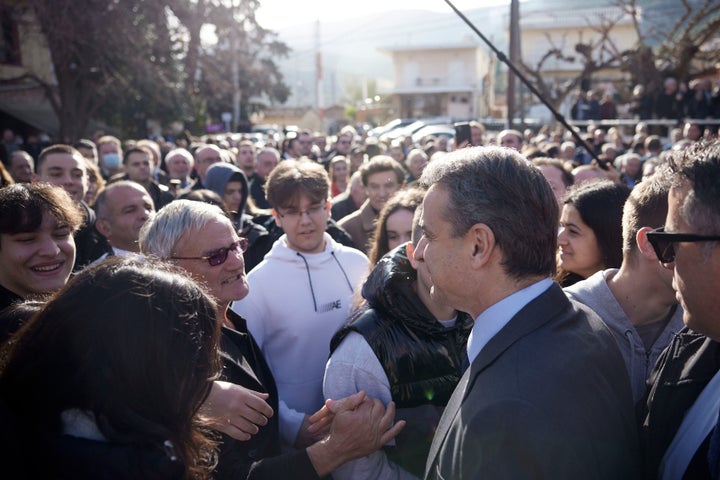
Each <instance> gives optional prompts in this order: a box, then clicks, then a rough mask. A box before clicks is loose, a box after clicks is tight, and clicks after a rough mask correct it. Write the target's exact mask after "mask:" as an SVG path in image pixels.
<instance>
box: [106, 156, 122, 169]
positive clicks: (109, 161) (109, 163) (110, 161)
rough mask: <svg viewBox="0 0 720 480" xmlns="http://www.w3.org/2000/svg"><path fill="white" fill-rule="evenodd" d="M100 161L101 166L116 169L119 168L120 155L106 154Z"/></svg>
mask: <svg viewBox="0 0 720 480" xmlns="http://www.w3.org/2000/svg"><path fill="white" fill-rule="evenodd" d="M102 159H103V165H105V167H107V168H118V167H119V166H120V155H118V154H117V153H106V154H105V155H103V157H102Z"/></svg>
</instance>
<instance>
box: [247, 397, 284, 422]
mask: <svg viewBox="0 0 720 480" xmlns="http://www.w3.org/2000/svg"><path fill="white" fill-rule="evenodd" d="M261 395H263V394H261ZM244 400H245V401H244V402H243V403H241V404H240V407H241V408H239V410H241V411H242V407H243V406H247V407H249V409H252V410H253V411H254V412H257V414H259V415H261V416H262V417H264V418H265V423H267V419H268V418H269V417H272V416H273V414H274V413H275V412H273V409H272V407H271V406H270V405H268V403H267V402H266V401H265V399H264V398H262V397H260V396H254V395H251V396H246V397H245V398H244ZM243 416H245V415H243ZM265 423H262V425H265Z"/></svg>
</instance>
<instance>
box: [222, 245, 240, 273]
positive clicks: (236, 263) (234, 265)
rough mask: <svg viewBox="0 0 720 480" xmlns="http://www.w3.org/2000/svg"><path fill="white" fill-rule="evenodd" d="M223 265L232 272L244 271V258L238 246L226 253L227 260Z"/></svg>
mask: <svg viewBox="0 0 720 480" xmlns="http://www.w3.org/2000/svg"><path fill="white" fill-rule="evenodd" d="M225 263H226V264H228V266H229V267H230V268H231V269H233V270H235V269H243V270H244V269H245V257H244V256H243V251H242V249H241V248H240V246H238V247H237V248H234V249H232V250H230V251H229V252H228V259H227V261H226V262H225Z"/></svg>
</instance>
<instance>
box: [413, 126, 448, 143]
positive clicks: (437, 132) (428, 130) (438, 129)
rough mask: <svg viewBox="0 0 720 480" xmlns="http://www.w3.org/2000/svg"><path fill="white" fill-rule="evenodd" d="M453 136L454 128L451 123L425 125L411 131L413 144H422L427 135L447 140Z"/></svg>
mask: <svg viewBox="0 0 720 480" xmlns="http://www.w3.org/2000/svg"><path fill="white" fill-rule="evenodd" d="M454 136H455V128H454V127H453V126H452V125H425V126H424V127H422V128H421V129H420V130H418V131H417V132H415V133H413V135H412V140H413V143H415V144H422V141H423V140H424V139H425V138H427V137H445V138H447V139H448V140H450V139H451V138H453V137H454Z"/></svg>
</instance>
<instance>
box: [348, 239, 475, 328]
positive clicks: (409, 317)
mask: <svg viewBox="0 0 720 480" xmlns="http://www.w3.org/2000/svg"><path fill="white" fill-rule="evenodd" d="M416 280H417V272H416V271H415V269H414V268H413V267H412V265H411V264H410V260H408V258H407V249H406V246H405V245H400V246H399V247H397V248H395V249H394V250H392V251H390V253H388V254H387V255H385V256H384V257H383V258H381V259H380V260H379V261H378V263H377V264H376V265H375V267H374V268H373V269H372V271H371V272H370V275H368V277H367V280H366V281H365V284H364V285H363V287H362V296H363V298H365V300H367V302H368V307H370V308H373V309H374V310H375V311H376V312H378V313H379V314H380V315H381V316H383V317H386V318H396V319H398V320H402V321H403V322H404V323H406V324H409V325H412V326H414V327H416V328H421V329H422V330H424V331H427V332H431V333H433V332H435V331H437V333H441V332H444V331H445V327H443V326H442V324H440V322H438V321H437V320H436V319H435V317H434V316H433V315H432V313H430V311H429V310H428V309H427V307H425V305H424V304H423V303H422V302H421V301H420V298H418V296H417V293H415V289H414V284H415V281H416ZM467 320H468V319H467V318H466V315H465V314H462V313H458V320H457V325H458V326H461V325H463V324H464V323H467Z"/></svg>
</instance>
